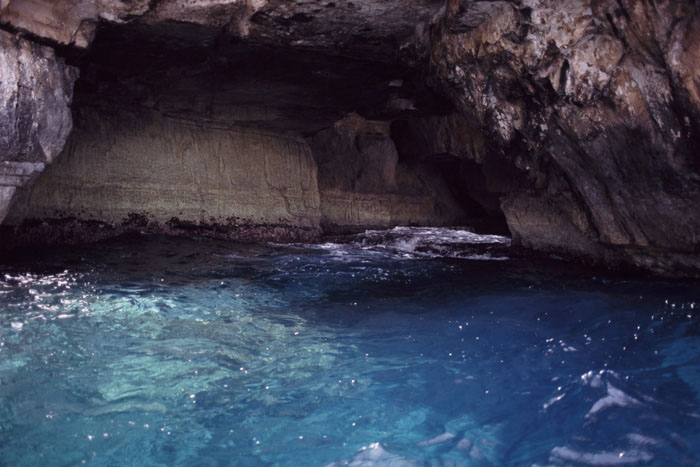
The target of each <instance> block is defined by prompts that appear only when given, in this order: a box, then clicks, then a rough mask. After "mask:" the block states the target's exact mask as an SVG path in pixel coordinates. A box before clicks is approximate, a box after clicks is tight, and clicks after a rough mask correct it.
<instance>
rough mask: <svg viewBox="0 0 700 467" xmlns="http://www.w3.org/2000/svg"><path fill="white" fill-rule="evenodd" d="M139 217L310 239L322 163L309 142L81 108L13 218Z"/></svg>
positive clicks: (117, 220)
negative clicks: (66, 139)
mask: <svg viewBox="0 0 700 467" xmlns="http://www.w3.org/2000/svg"><path fill="white" fill-rule="evenodd" d="M135 216H137V217H139V218H141V219H145V220H147V221H148V222H149V223H153V224H156V225H157V226H159V228H160V229H161V230H162V231H167V230H168V229H173V230H177V229H180V228H182V227H183V226H193V227H194V226H197V225H204V224H210V225H220V226H230V227H231V228H232V231H235V232H236V233H237V234H238V235H237V236H238V237H240V234H241V232H240V230H241V229H247V230H251V231H255V233H257V235H253V234H252V233H251V235H250V236H251V237H255V238H259V239H263V238H265V239H274V240H281V239H283V240H290V239H294V240H301V239H306V240H308V239H310V238H313V237H316V236H318V233H319V227H318V226H319V197H318V188H317V182H316V165H315V163H314V160H313V157H312V155H311V151H310V150H309V147H308V145H307V144H306V143H305V142H304V141H296V140H290V139H287V138H282V137H276V136H274V135H265V134H259V133H253V132H251V131H250V130H245V129H225V130H223V129H216V128H204V127H201V126H195V125H191V124H188V123H186V122H182V121H178V120H175V119H169V118H166V117H163V116H162V115H160V114H158V113H156V112H152V113H150V114H149V113H144V112H139V113H133V114H129V113H126V112H116V113H113V114H111V115H108V116H105V115H100V114H98V113H96V112H95V111H93V110H91V109H88V108H83V109H82V110H81V112H80V114H79V116H78V120H77V125H76V128H75V131H74V132H73V134H72V136H71V139H70V142H69V143H68V145H67V146H66V151H65V152H64V154H63V155H62V157H61V159H60V160H59V161H58V162H56V163H55V164H53V165H52V166H50V167H49V168H48V169H47V170H46V172H45V173H44V174H42V176H41V177H40V178H39V179H38V180H37V182H36V183H35V184H34V185H33V187H32V188H31V190H29V193H28V196H26V197H24V199H23V198H20V200H18V202H17V203H16V205H15V207H14V209H13V210H12V213H11V215H10V216H9V217H8V219H7V223H8V224H10V225H14V224H18V223H19V222H20V221H21V220H23V219H24V218H25V217H30V218H36V219H65V218H76V219H81V220H84V221H100V222H104V223H107V224H110V225H116V226H118V225H121V224H124V223H127V224H128V223H129V221H130V220H131V219H133V218H134V217H135ZM271 226H278V227H284V230H285V232H280V231H278V229H272V230H270V227H271ZM141 229H142V230H150V229H146V228H145V227H141ZM267 231H269V232H271V235H267ZM222 236H225V235H222Z"/></svg>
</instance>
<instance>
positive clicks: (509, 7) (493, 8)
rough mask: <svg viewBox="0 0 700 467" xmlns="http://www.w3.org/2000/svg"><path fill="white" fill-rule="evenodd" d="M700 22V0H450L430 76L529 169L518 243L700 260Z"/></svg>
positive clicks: (436, 35) (513, 223)
mask: <svg viewBox="0 0 700 467" xmlns="http://www.w3.org/2000/svg"><path fill="white" fill-rule="evenodd" d="M698 31H700V6H699V5H698V3H697V2H684V1H667V2H664V3H662V4H660V3H659V4H650V3H640V2H635V1H631V0H629V1H628V0H620V1H602V2H592V1H590V0H567V1H565V2H560V1H554V0H524V1H523V2H520V3H518V4H514V3H513V2H506V1H495V2H492V1H466V0H448V2H447V8H446V10H445V12H444V14H443V15H442V16H440V17H438V18H436V20H435V21H434V22H433V27H432V29H431V36H430V45H429V50H430V55H429V63H430V76H431V84H432V85H433V86H434V87H435V88H436V89H440V90H441V91H442V92H443V93H444V94H446V95H448V96H449V97H450V99H451V100H452V102H454V103H455V105H456V106H457V107H458V108H459V110H460V112H461V113H462V114H463V115H465V116H467V117H468V119H469V121H470V122H472V125H473V126H474V127H475V128H476V129H477V131H478V132H479V133H481V134H482V135H483V137H484V138H486V140H487V141H489V146H490V147H491V148H492V149H495V150H496V151H500V152H501V153H502V154H503V155H504V156H505V157H508V158H510V159H511V160H512V161H513V162H514V163H515V164H516V165H517V166H518V167H519V168H520V169H521V170H522V171H523V172H525V173H527V174H528V178H529V180H530V183H529V187H528V189H526V190H523V189H516V190H513V191H512V192H511V193H508V194H506V195H505V197H504V200H503V205H502V207H503V210H504V212H505V215H506V217H507V220H508V223H509V227H510V229H511V231H512V233H513V235H514V237H515V239H516V242H519V243H521V244H523V245H526V246H530V247H534V248H537V249H543V250H550V251H560V252H570V253H574V254H579V255H583V256H588V257H591V258H597V259H601V258H605V260H606V261H608V262H621V263H633V264H636V265H639V266H643V267H651V268H655V266H654V264H656V265H657V266H658V268H660V269H666V270H667V272H670V271H668V269H669V268H670V269H672V266H669V265H671V264H673V263H674V260H672V259H669V258H671V257H674V258H678V257H682V256H683V255H685V258H690V260H689V261H690V263H693V261H694V263H693V264H694V265H695V266H694V267H696V268H697V267H700V257H699V256H698V252H700V173H699V168H700V164H698V152H697V147H698V146H697V143H698V141H700V136H699V135H700V127H699V126H698V122H700V118H698V117H699V116H700V102H699V101H698V89H699V84H700V78H699V76H700V60H698V54H699V52H698V50H699V49H700V47H698V44H699V43H700V36H699V34H700V33H699V32H698ZM692 258H695V260H692ZM686 262H687V261H686ZM683 267H685V266H683Z"/></svg>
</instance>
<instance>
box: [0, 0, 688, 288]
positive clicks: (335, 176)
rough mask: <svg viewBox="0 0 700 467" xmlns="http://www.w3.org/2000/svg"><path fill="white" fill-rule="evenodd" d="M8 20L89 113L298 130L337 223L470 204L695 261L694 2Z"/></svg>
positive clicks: (458, 2) (557, 231)
mask: <svg viewBox="0 0 700 467" xmlns="http://www.w3.org/2000/svg"><path fill="white" fill-rule="evenodd" d="M0 24H2V25H4V27H5V28H7V29H8V30H11V31H14V32H16V33H24V34H27V37H29V38H31V39H33V40H36V41H39V42H45V43H48V44H53V45H56V46H57V47H59V49H63V48H64V46H68V48H67V49H66V50H67V52H65V53H66V54H67V55H68V56H70V57H72V58H71V60H72V62H73V63H75V65H76V66H79V67H80V68H81V70H82V72H83V79H81V81H80V83H81V84H80V86H79V88H80V89H81V90H80V93H81V94H82V95H83V96H84V97H85V98H86V100H88V101H89V100H90V98H92V99H98V100H100V99H102V100H103V101H104V102H117V103H118V105H119V106H120V107H121V108H122V110H125V111H127V112H130V111H132V110H133V109H137V110H138V111H139V112H140V111H144V112H146V111H154V112H156V113H158V114H160V115H162V116H163V117H165V118H167V119H180V120H182V121H183V122H184V123H186V124H197V125H201V126H203V127H205V128H208V129H212V128H218V129H221V130H231V129H233V128H247V129H248V130H251V131H258V132H259V131H262V132H265V133H274V134H276V135H284V136H285V137H288V138H291V139H294V140H298V139H299V138H306V139H307V141H308V144H309V145H310V147H311V148H312V151H313V153H314V154H313V156H314V160H315V161H316V162H317V163H318V169H319V171H318V174H319V179H318V185H319V206H320V208H319V209H320V213H319V214H318V216H319V217H318V219H319V222H322V223H324V224H327V225H335V226H337V227H340V226H342V225H355V226H359V225H362V224H363V223H366V224H365V225H369V224H370V223H372V222H374V221H375V220H382V222H386V223H389V224H391V223H398V222H412V221H415V222H421V223H423V222H426V223H427V222H428V221H430V222H431V223H433V222H443V221H444V222H448V219H456V218H459V217H460V216H461V215H463V214H466V215H467V217H468V220H470V221H472V222H471V223H472V224H474V222H473V221H474V220H475V219H483V221H484V222H483V225H484V226H491V227H489V228H503V226H505V225H507V227H508V229H509V231H510V232H511V233H512V235H513V237H514V241H515V243H516V244H521V245H524V246H527V247H531V248H535V249H538V250H544V251H552V252H558V253H565V254H569V255H572V256H576V257H580V258H588V259H592V260H596V261H604V262H606V263H608V264H612V265H621V264H626V265H629V264H632V265H636V266H641V267H644V268H649V269H653V270H656V271H661V272H664V273H669V274H691V275H697V274H698V271H700V155H699V154H700V151H698V148H699V147H700V2H698V0H665V1H663V2H662V1H644V2H641V1H635V0H563V1H560V0H488V1H487V0H444V1H443V0H418V1H411V2H409V1H406V0H381V1H380V0H366V1H362V2H360V1H347V0H337V1H327V0H294V1H284V0H157V1H147V0H119V1H117V0H69V1H65V2H54V1H52V0H0ZM89 46H90V47H91V48H90V47H89ZM76 50H84V52H83V53H76V52H75V51H76ZM2 88H3V90H4V89H5V88H6V86H5V84H4V83H3V85H2ZM61 89H62V88H61ZM80 105H83V104H80ZM64 107H65V106H64ZM79 107H80V106H79ZM106 107H109V105H107V106H106ZM353 113H356V114H358V115H360V116H361V117H362V119H363V121H364V122H365V123H366V124H368V123H367V122H369V121H382V122H384V124H382V125H379V126H381V127H382V128H383V129H382V130H381V131H379V132H376V131H374V130H368V128H367V127H365V128H362V129H358V128H353V129H348V128H347V121H346V120H343V119H344V117H345V116H347V115H349V114H353ZM105 121H109V119H108V118H107V119H106V120H105ZM336 122H345V123H342V124H340V125H336ZM370 126H371V125H370ZM86 128H87V126H86ZM387 128H388V130H387ZM375 129H376V128H375ZM207 131H209V130H207ZM54 140H55V141H56V144H57V147H60V145H61V144H62V142H61V139H60V138H54ZM31 161H32V162H41V160H39V159H32V160H31ZM363 168H367V169H368V170H369V172H365V171H363ZM30 169H31V168H27V167H23V168H20V169H18V168H13V169H12V170H13V173H20V172H22V171H25V170H30ZM5 172H7V170H6V171H5ZM405 174H408V175H405ZM438 185H440V186H441V188H437V186H438ZM8 193H9V191H6V192H1V193H0V199H6V198H8V197H9V196H10V195H9V194H8ZM324 193H325V195H326V196H325V199H326V201H325V202H324ZM351 195H352V196H351ZM378 195H382V196H385V198H384V200H381V201H378V200H377V199H375V198H376V196H378ZM414 195H419V197H422V200H421V201H419V202H417V203H413V201H411V199H412V198H411V197H412V196H414ZM430 197H433V198H435V197H437V198H438V199H437V200H430V199H429V198H430ZM384 202H387V203H388V205H383V204H382V203H384ZM409 204H410V207H409ZM438 206H441V207H438ZM416 219H418V220H416ZM499 225H500V226H501V227H498V226H499Z"/></svg>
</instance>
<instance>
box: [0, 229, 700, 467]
mask: <svg viewBox="0 0 700 467" xmlns="http://www.w3.org/2000/svg"><path fill="white" fill-rule="evenodd" d="M508 253H509V250H508V242H507V240H506V239H502V238H499V237H480V236H475V235H472V234H467V233H464V232H454V231H448V230H437V229H432V230H431V229H397V230H394V231H392V232H388V233H387V232H373V233H372V232H371V233H368V234H366V235H363V236H358V237H356V238H354V239H353V240H352V241H351V242H350V243H326V244H322V245H291V246H290V245H287V246H283V245H244V244H232V243H227V242H219V241H214V240H195V239H171V238H162V237H134V238H122V239H118V240H114V241H109V242H105V243H101V244H96V245H92V246H88V247H82V248H75V249H66V250H49V251H43V252H34V253H33V254H32V255H31V257H20V258H14V259H12V260H9V259H6V260H4V261H3V262H2V263H4V264H0V465H2V466H29V465H32V466H35V465H36V466H54V465H55V466H64V465H65V466H68V465H82V464H89V465H99V466H115V465H143V466H160V465H183V466H184V465H196V466H219V465H221V466H224V465H242V466H248V465H249V466H263V465H284V466H306V465H308V466H323V465H328V464H332V465H348V464H349V465H364V466H370V465H392V466H395V465H431V466H442V465H444V466H452V465H476V466H500V465H513V466H521V465H540V466H544V465H658V466H671V465H698V464H699V463H700V399H699V393H700V325H699V323H700V320H699V317H698V310H697V308H698V307H700V287H698V283H691V282H664V281H659V280H656V281H650V280H639V279H638V280H632V279H624V278H619V277H618V278H615V277H613V276H601V275H600V274H599V273H592V272H587V271H581V270H578V268H576V267H574V266H572V265H569V264H567V263H564V262H561V261H554V260H552V261H548V262H546V263H541V264H537V265H535V264H532V263H530V262H527V261H525V260H518V259H508V258H509V256H508Z"/></svg>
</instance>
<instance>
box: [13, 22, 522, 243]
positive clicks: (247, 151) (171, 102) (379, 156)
mask: <svg viewBox="0 0 700 467" xmlns="http://www.w3.org/2000/svg"><path fill="white" fill-rule="evenodd" d="M254 20H256V21H264V18H258V19H255V18H254ZM173 30H174V31H176V32H177V33H176V34H173ZM356 45H357V44H356ZM371 46H372V44H364V45H362V44H361V47H371ZM64 53H65V55H66V60H67V61H68V63H70V64H71V65H73V66H75V67H77V68H78V69H79V70H80V77H79V79H78V80H77V81H76V84H75V88H74V96H73V103H72V113H73V122H74V126H73V130H72V132H71V136H70V138H69V140H68V142H67V144H66V147H65V148H64V151H63V153H62V154H61V156H60V157H59V158H58V159H57V161H56V162H54V163H53V164H52V165H50V166H49V167H48V168H47V170H46V171H45V172H44V173H43V174H41V176H40V177H39V178H38V180H37V181H36V183H34V184H33V185H32V186H31V187H30V188H28V189H26V190H25V192H24V193H22V194H21V195H20V196H18V198H17V200H16V201H15V203H14V207H13V209H12V211H11V212H10V215H9V216H8V219H7V221H6V224H9V225H15V226H17V225H22V226H24V229H23V231H24V234H23V238H26V239H32V240H31V241H35V240H36V237H39V236H40V237H41V238H43V239H55V240H56V241H57V242H65V241H69V242H73V241H84V240H92V239H99V238H104V237H107V236H112V235H116V234H120V233H123V232H129V231H133V230H138V231H153V232H158V233H169V234H170V233H172V234H187V235H190V234H200V235H205V236H214V237H224V238H231V239H236V240H270V239H271V240H284V241H298V240H310V239H313V238H318V237H319V236H320V235H328V234H345V233H355V232H359V231H364V230H366V229H371V228H388V227H394V226H398V225H409V226H428V225H430V226H466V227H469V228H471V229H473V230H475V231H478V232H480V233H498V234H508V233H509V232H508V228H507V224H506V222H505V217H504V216H503V213H502V211H501V209H500V202H499V197H500V196H502V195H503V193H504V190H503V189H502V187H496V188H495V189H492V188H493V187H492V186H489V182H488V181H487V180H486V179H487V178H488V177H494V178H496V179H497V178H498V176H497V174H498V173H500V172H501V171H502V170H501V169H502V167H497V168H496V170H491V171H489V167H488V166H487V165H484V164H483V160H482V159H480V158H478V157H476V156H474V154H473V153H469V152H468V151H467V152H465V151H464V150H463V148H455V146H456V145H457V146H459V145H465V144H466V145H467V146H468V145H470V144H472V142H471V141H470V139H472V138H478V133H477V132H475V131H474V130H473V129H472V128H470V127H469V125H468V122H465V121H464V119H461V117H459V116H458V115H457V113H456V112H455V110H454V108H453V107H452V106H451V104H450V103H449V102H448V100H447V99H445V98H443V97H442V96H440V95H439V94H437V93H436V92H434V91H432V90H431V89H429V88H428V87H427V86H426V84H425V82H424V78H423V76H422V75H421V73H422V70H421V69H420V67H417V68H416V67H409V66H407V65H406V64H404V63H401V62H399V61H397V59H396V58H395V56H392V57H391V58H386V59H381V58H379V57H377V56H371V55H368V56H364V57H358V56H357V55H352V54H344V53H341V52H338V53H329V52H328V50H316V49H313V48H309V49H306V48H303V47H302V48H299V47H296V48H291V47H273V46H270V45H267V44H259V43H255V42H252V43H251V42H249V41H242V40H240V39H238V38H231V37H228V36H221V35H214V34H204V33H202V31H201V30H197V29H191V28H185V27H182V26H180V27H178V28H163V29H162V30H159V29H158V28H153V27H144V26H143V25H139V24H127V25H112V24H103V25H101V26H100V27H99V29H98V31H97V34H96V37H95V39H94V41H93V43H92V46H91V47H90V48H89V49H87V50H83V51H80V50H77V49H66V50H65V51H64ZM456 121H457V122H458V123H457V124H455V122H456ZM450 132H453V133H456V135H448V133H450ZM494 174H496V176H494ZM491 185H493V183H491ZM32 229H33V230H35V231H36V232H35V234H34V235H32V234H31V231H32Z"/></svg>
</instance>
